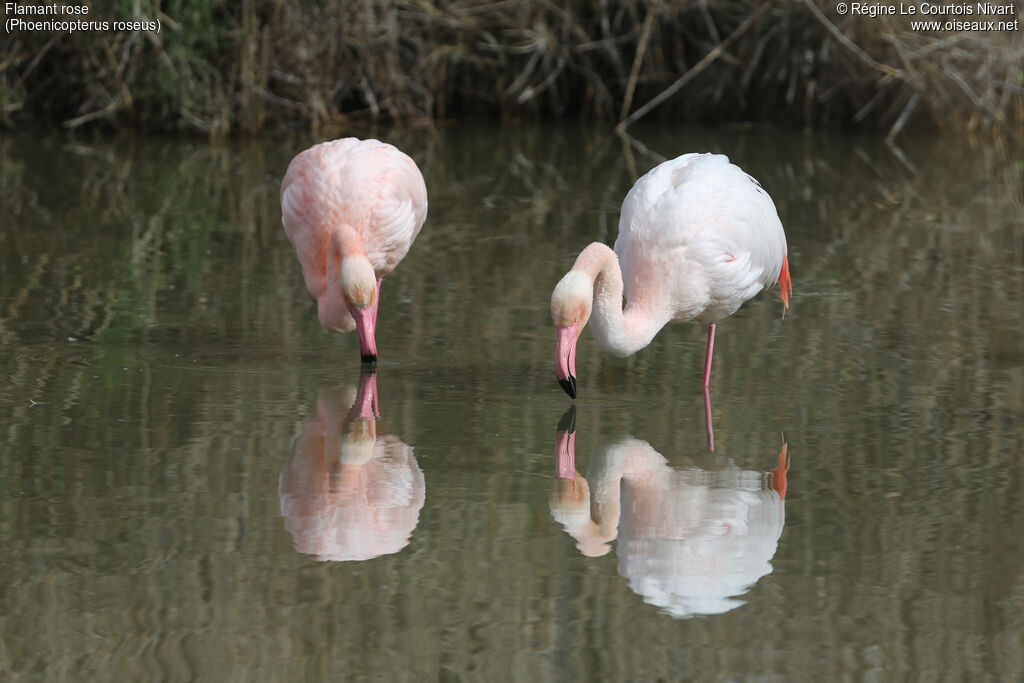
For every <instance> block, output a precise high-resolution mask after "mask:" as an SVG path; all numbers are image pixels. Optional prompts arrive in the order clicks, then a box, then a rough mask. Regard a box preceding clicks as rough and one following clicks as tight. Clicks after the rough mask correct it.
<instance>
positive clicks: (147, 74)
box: [0, 0, 1024, 139]
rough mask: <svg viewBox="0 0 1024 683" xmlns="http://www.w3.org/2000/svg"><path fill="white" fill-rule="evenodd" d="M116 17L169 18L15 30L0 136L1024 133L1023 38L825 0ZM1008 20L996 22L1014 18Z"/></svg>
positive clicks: (121, 6) (393, 2)
mask: <svg viewBox="0 0 1024 683" xmlns="http://www.w3.org/2000/svg"><path fill="white" fill-rule="evenodd" d="M1017 4H1018V5H1019V4H1020V3H1017ZM112 5H113V7H112V8H111V9H110V14H109V15H106V14H103V12H105V11H107V10H106V9H94V10H93V11H92V13H91V14H90V15H89V18H90V19H94V20H96V19H104V18H109V19H159V20H160V22H161V26H162V29H161V31H160V32H159V33H146V32H116V31H107V32H102V33H78V34H73V35H68V34H59V33H52V34H51V33H40V32H33V33H29V32H22V33H13V34H10V35H9V36H8V37H7V39H6V40H5V41H4V44H3V46H2V47H0V124H3V125H5V126H7V127H15V126H18V125H20V124H24V123H28V122H38V121H46V122H49V123H51V124H59V125H63V126H64V127H67V128H78V127H80V126H85V125H92V126H96V125H100V126H106V127H117V128H124V127H130V128H135V129H142V130H149V131H169V130H182V129H184V130H197V131H202V132H203V133H206V134H209V135H211V136H223V135H226V134H236V133H240V134H259V133H262V132H264V131H267V130H274V129H281V128H288V127H311V128H314V129H319V128H323V127H330V126H335V125H340V126H344V125H349V124H351V123H353V122H354V121H355V122H360V121H364V120H367V119H372V120H380V119H383V120H409V119H413V120H416V119H418V120H433V119H443V118H447V117H462V116H486V117H492V118H495V117H501V118H518V117H539V116H545V117H578V118H586V119H597V120H601V121H607V122H621V121H623V120H624V119H626V118H627V117H628V116H629V115H630V114H631V113H632V114H633V116H634V118H637V117H639V116H644V115H647V111H650V112H651V114H650V115H651V116H671V117H675V118H683V119H685V120H691V121H716V122H723V121H768V122H784V123H788V124H796V125H803V126H807V127H820V126H830V125H847V126H850V125H860V126H870V127H874V128H880V129H883V130H885V131H887V132H888V133H889V134H890V135H896V134H898V133H899V132H900V130H901V129H903V128H904V127H905V126H906V125H907V124H908V123H911V122H913V123H915V124H920V123H927V124H932V125H939V126H945V127H951V128H955V129H957V130H966V131H1000V132H1002V133H1004V134H1006V135H1008V136H1009V137H1013V138H1018V139H1019V138H1020V137H1021V136H1022V135H1024V41H1022V40H1021V37H1022V35H1024V34H1022V33H1021V32H1020V31H1019V30H1018V31H1003V32H953V31H940V32H913V31H912V30H911V27H910V23H909V20H908V18H906V17H898V16H897V17H875V18H870V17H863V16H838V15H837V14H836V12H835V3H834V2H831V1H829V2H818V1H815V0H715V1H713V2H712V1H710V0H680V1H676V2H673V1H669V0H665V1H662V0H648V1H647V2H642V1H636V0H633V1H630V0H626V1H624V2H616V1H614V0H570V1H569V2H565V3H561V2H553V1H552V0H345V1H344V2H330V3H328V2H320V3H304V2H294V1H291V2H290V1H287V0H242V1H241V2H203V3H196V2H189V1H187V0H163V1H161V0H121V2H119V3H112ZM1015 9H1016V12H1017V15H1016V16H1010V17H1004V18H1006V19H1010V20H1013V19H1018V20H1019V19H1020V13H1021V10H1020V9H1019V8H1015ZM928 18H930V19H937V20H942V21H944V20H946V19H947V18H951V19H952V18H958V19H963V18H964V17H945V16H941V15H940V16H931V17H928ZM652 104H655V105H657V106H650V105H652ZM645 108H646V109H645Z"/></svg>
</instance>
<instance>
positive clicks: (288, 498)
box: [278, 373, 426, 561]
mask: <svg viewBox="0 0 1024 683" xmlns="http://www.w3.org/2000/svg"><path fill="white" fill-rule="evenodd" d="M377 415H378V412H377V380H376V374H374V373H364V374H363V375H362V376H361V377H360V379H359V388H358V390H356V389H353V388H351V387H323V388H321V389H320V391H319V393H318V396H317V402H316V409H315V410H314V411H313V413H312V414H311V415H310V416H309V418H308V419H307V420H306V421H305V423H303V426H302V432H301V434H300V435H299V437H298V438H297V439H296V440H295V445H294V448H293V453H292V457H291V458H290V459H289V460H288V462H286V463H285V465H284V467H283V468H282V470H281V478H280V482H279V486H278V495H279V497H280V499H281V515H282V516H283V517H284V520H285V522H284V525H285V529H287V530H288V532H289V533H290V534H291V535H292V538H293V539H294V540H295V549H296V550H297V551H299V552H300V553H308V554H311V555H316V556H317V559H319V560H332V561H344V560H368V559H371V558H374V557H378V556H380V555H388V554H391V553H397V552H398V551H399V550H401V549H402V548H404V547H405V546H406V545H408V544H409V539H410V537H411V536H412V532H413V530H414V529H415V528H416V524H417V523H418V522H419V514H420V509H421V508H422V507H423V501H424V500H425V497H426V484H425V483H424V479H423V472H422V471H421V470H420V468H419V466H418V465H417V464H416V458H415V457H414V456H413V452H412V447H411V446H409V445H407V444H404V443H402V441H401V440H399V439H398V438H397V437H395V436H390V435H380V434H377V429H376V417H377Z"/></svg>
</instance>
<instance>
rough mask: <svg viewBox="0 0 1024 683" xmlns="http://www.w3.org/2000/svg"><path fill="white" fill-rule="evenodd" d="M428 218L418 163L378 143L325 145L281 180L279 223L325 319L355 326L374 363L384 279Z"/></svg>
mask: <svg viewBox="0 0 1024 683" xmlns="http://www.w3.org/2000/svg"><path fill="white" fill-rule="evenodd" d="M426 215H427V189H426V186H425V184H424V182H423V176H422V175H421V174H420V171H419V168H417V166H416V163H415V162H414V161H413V160H412V159H410V158H409V157H408V156H407V155H405V154H403V153H402V152H401V151H399V150H398V149H396V148H395V147H393V146H392V145H389V144H387V143H383V142H380V141H378V140H358V139H356V138H345V139H343V140H334V141H333V142H324V143H321V144H319V145H314V146H313V147H311V148H309V149H307V150H306V151H304V152H302V153H300V154H299V155H298V156H296V157H295V158H294V159H293V160H292V162H291V164H289V166H288V172H287V173H286V174H285V177H284V181H283V182H282V183H281V222H282V223H283V224H284V229H285V232H286V233H287V235H288V239H289V240H290V241H291V243H292V246H294V247H295V253H296V255H297V256H298V257H299V262H300V263H301V264H302V274H303V277H304V278H305V282H306V289H308V290H309V293H310V294H311V295H312V296H313V298H315V299H316V300H317V310H318V313H319V317H320V323H321V325H323V326H324V327H325V328H326V329H328V330H330V331H332V332H347V331H351V330H352V329H353V328H355V329H356V330H357V331H358V334H359V345H360V352H361V355H362V357H363V360H364V361H367V362H376V354H377V349H376V340H375V337H374V328H375V325H376V318H377V305H378V301H379V293H380V279H381V278H382V277H384V276H385V275H387V274H388V273H390V272H391V271H392V270H394V269H395V267H396V266H397V265H398V263H399V262H400V261H401V260H402V259H403V258H404V257H405V255H406V253H408V251H409V247H410V246H412V243H413V240H415V239H416V236H417V235H418V234H419V231H420V228H422V226H423V221H424V220H425V219H426Z"/></svg>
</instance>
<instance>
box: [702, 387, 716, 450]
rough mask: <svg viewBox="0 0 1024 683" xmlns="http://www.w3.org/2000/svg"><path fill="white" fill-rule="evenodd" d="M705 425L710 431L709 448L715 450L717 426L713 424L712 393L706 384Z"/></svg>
mask: <svg viewBox="0 0 1024 683" xmlns="http://www.w3.org/2000/svg"><path fill="white" fill-rule="evenodd" d="M704 426H705V427H706V428H707V431H708V450H709V451H711V452H712V453H714V452H715V428H714V426H713V425H712V424H711V394H710V393H708V387H707V385H706V384H705V385H704Z"/></svg>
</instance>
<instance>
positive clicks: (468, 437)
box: [0, 125, 1024, 681]
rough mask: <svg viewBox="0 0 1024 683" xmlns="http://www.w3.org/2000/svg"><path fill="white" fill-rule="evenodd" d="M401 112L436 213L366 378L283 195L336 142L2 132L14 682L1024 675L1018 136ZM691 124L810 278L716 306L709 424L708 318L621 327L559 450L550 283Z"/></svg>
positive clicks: (5, 631)
mask: <svg viewBox="0 0 1024 683" xmlns="http://www.w3.org/2000/svg"><path fill="white" fill-rule="evenodd" d="M360 134H364V135H365V134H366V132H360ZM378 134H379V135H382V136H385V137H386V138H387V139H388V140H390V141H392V142H395V143H396V144H398V145H399V146H401V147H402V148H403V149H405V150H406V151H408V152H409V153H410V154H411V155H412V156H413V157H414V158H415V159H416V160H417V162H418V163H419V164H420V166H421V168H422V170H423V173H424V176H425V179H426V182H427V187H428V190H429V193H430V213H429V216H428V219H427V224H426V226H425V228H424V230H423V232H422V234H421V236H420V238H419V240H418V241H417V242H416V244H415V245H414V247H413V249H412V250H411V252H410V254H409V256H408V257H407V258H406V260H405V261H404V262H403V263H402V265H401V266H400V267H399V269H398V270H396V271H395V272H394V273H393V274H392V275H390V276H389V277H388V278H387V279H386V280H385V281H384V285H383V291H382V296H383V303H382V308H381V312H380V318H379V320H378V346H379V352H380V356H381V359H382V362H381V365H380V368H379V370H378V372H377V374H376V375H375V376H374V377H373V378H372V383H373V388H372V391H371V392H370V393H372V394H374V397H375V398H376V408H375V409H374V408H373V407H372V406H371V408H370V411H369V413H367V411H366V409H365V408H366V398H367V396H368V394H367V389H368V388H367V384H366V382H367V378H366V377H364V376H361V374H360V368H359V362H358V350H357V345H356V341H355V339H354V337H353V336H352V335H348V336H335V335H331V334H328V333H326V332H324V331H323V330H321V329H320V327H319V325H318V322H317V317H316V312H315V302H314V301H313V300H312V299H311V298H310V297H309V296H308V294H307V293H306V292H305V289H304V287H303V284H302V277H301V273H300V270H299V267H298V263H297V261H296V259H295V257H294V255H293V253H292V250H291V247H290V245H289V244H288V242H287V239H286V238H285V236H284V233H283V230H282V229H281V227H280V209H279V205H278V199H277V191H278V187H279V184H280V179H281V177H282V175H283V172H284V169H285V168H286V166H287V163H288V161H289V159H290V158H291V156H292V155H293V154H294V153H296V152H297V151H299V150H300V149H302V148H304V147H305V146H308V145H309V144H312V143H313V142H315V141H316V140H314V139H312V138H308V137H298V136H297V137H295V138H294V139H291V140H284V141H281V140H278V141H275V142H274V143H273V144H270V143H263V144H260V143H236V144H231V145H228V146H212V147H211V146H208V145H205V144H199V143H193V142H188V141H181V140H145V139H142V140H139V139H123V140H117V141H96V140H80V139H75V138H71V137H57V136H54V137H45V136H43V137H39V136H29V135H24V136H15V137H8V138H5V139H0V210H2V212H3V215H4V216H5V219H4V221H3V227H2V228H0V372H2V379H0V416H2V421H0V452H2V456H0V486H2V487H3V494H4V495H3V498H2V507H0V543H2V545H3V547H4V548H5V552H4V554H3V556H2V558H0V573H2V575H3V576H4V577H5V579H4V581H3V584H2V585H3V591H2V593H0V640H2V643H3V649H2V650H0V673H2V675H3V676H4V677H22V678H25V679H38V680H89V679H91V680H153V679H156V678H166V679H173V680H179V679H193V678H200V679H207V680H223V681H228V680H238V681H242V680H244V681H257V680H267V681H276V680H299V679H316V680H319V679H324V678H327V677H338V676H351V677H358V676H361V675H365V676H368V677H373V678H379V679H386V680H437V679H449V678H483V677H486V678H489V679H496V680H500V679H512V678H515V679H519V680H597V679H606V680H614V679H618V680H628V679H632V680H651V679H657V678H662V679H668V680H677V679H680V678H688V679H699V680H708V679H715V680H717V679H748V678H755V677H758V678H760V677H765V678H768V677H779V678H782V677H788V678H793V679H804V680H833V679H838V678H874V679H880V680H891V679H894V678H907V677H912V678H922V679H926V680H934V679H944V678H949V679H965V678H970V679H971V680H1011V679H1019V678H1022V677H1024V642H1022V617H1021V615H1022V614H1024V575H1022V572H1021V569H1020V568H1021V566H1022V565H1024V543H1022V540H1021V539H1024V503H1022V501H1024V496H1022V495H1021V493H1022V486H1024V482H1022V477H1021V464H1022V463H1021V448H1020V444H1021V442H1022V440H1024V427H1022V425H1024V346H1022V344H1021V341H1020V340H1021V337H1022V334H1024V316H1022V308H1021V302H1022V301H1024V237H1022V225H1024V198H1022V190H1021V188H1022V187H1024V162H1022V159H1021V156H1020V154H1019V151H1013V150H1004V149H1002V148H1000V147H999V146H998V145H994V144H986V145H980V144H971V143H969V142H967V141H963V140H957V139H949V138H931V137H922V138H919V139H908V140H907V141H906V142H905V143H904V146H903V147H902V148H901V149H892V148H888V147H886V146H885V145H884V144H881V143H878V142H876V141H873V140H869V139H862V138H851V137H847V136H843V135H825V134H815V135H810V136H805V135H803V134H800V133H795V132H788V131H780V130H771V129H769V130H764V129H739V128H729V129H718V130H711V129H693V128H681V127H680V128H665V127H650V128H642V127H641V128H639V129H638V130H637V131H636V133H635V135H636V139H635V140H633V141H628V140H623V139H620V138H618V137H616V136H614V135H611V134H609V133H607V132H606V131H604V130H601V129H594V130H587V129H583V130H580V129H577V128H574V127H561V126H559V127H543V126H542V127H518V126H514V125H512V126H505V127H490V126H487V127H484V126H479V127H477V126H468V125H460V126H451V127H447V128H441V129H440V130H437V131H425V130H409V131H394V132H387V131H378ZM693 150H712V151H719V152H724V153H726V154H728V155H729V156H730V157H732V158H733V159H734V160H736V161H738V162H740V163H741V164H742V165H743V167H744V168H745V169H746V170H747V171H749V172H750V173H751V174H753V175H754V176H755V177H757V178H758V179H759V180H760V182H761V183H762V185H763V186H764V187H765V189H766V190H767V191H768V192H769V193H770V194H771V195H772V196H773V197H774V198H775V201H776V204H777V206H778V209H779V213H780V216H781V217H782V220H783V223H784V225H785V227H786V231H787V235H788V237H789V243H790V263H791V269H792V273H793V287H794V298H793V301H792V306H791V308H790V310H789V313H787V315H786V317H785V319H782V317H781V304H780V302H779V300H778V295H777V292H774V291H773V292H765V293H763V294H761V295H760V296H759V297H758V298H756V299H755V300H753V301H751V302H748V303H747V304H746V305H745V306H744V307H743V308H742V309H741V310H740V311H739V312H738V313H737V314H736V315H735V316H733V317H732V318H730V319H729V320H727V321H725V322H724V323H723V324H721V325H719V328H718V335H717V338H716V355H715V366H714V373H713V378H712V387H711V393H710V412H711V417H712V420H713V425H714V436H715V452H714V453H710V452H709V451H708V444H707V436H706V433H705V405H704V397H703V395H702V392H701V391H700V380H701V372H702V369H703V352H704V334H705V332H704V330H703V329H701V328H700V327H699V326H698V325H697V324H687V325H677V326H673V327H670V328H667V329H665V330H663V331H662V333H661V334H659V335H658V337H657V338H656V340H655V341H654V342H653V343H652V344H651V346H650V347H648V348H647V349H645V350H644V351H642V352H640V353H639V354H637V355H636V356H634V357H632V358H629V359H624V360H623V359H615V358H612V357H610V356H608V355H607V354H604V353H602V352H600V351H599V350H598V349H597V348H596V345H595V344H594V342H593V339H592V338H591V337H590V335H589V333H585V335H584V338H583V340H582V341H581V343H580V347H579V351H578V358H577V368H578V372H579V380H580V396H579V401H578V406H577V409H576V414H575V430H574V431H573V432H572V437H573V456H574V461H573V463H572V468H571V469H570V468H568V467H566V468H565V471H563V472H562V473H563V475H565V474H568V473H569V472H571V473H572V476H573V477H574V478H573V479H566V478H559V477H558V476H556V475H557V474H558V472H559V469H558V465H559V458H558V457H556V456H557V454H558V453H559V452H560V451H559V448H560V447H561V446H564V441H563V440H564V439H565V438H566V432H567V430H566V429H565V425H563V429H562V430H561V431H559V429H558V427H559V423H560V420H561V419H562V417H563V415H564V414H565V412H566V410H567V408H569V406H570V405H571V402H570V401H569V399H568V398H567V397H566V396H565V395H564V394H563V393H562V392H561V390H560V389H559V388H558V385H557V383H556V381H555V377H554V344H555V341H554V330H553V328H552V326H551V322H550V317H549V313H548V301H549V297H550V292H551V288H552V287H553V285H554V283H555V282H556V281H557V280H558V278H559V277H560V276H561V274H562V273H564V272H565V270H567V269H568V268H569V267H570V265H571V264H572V261H573V259H574V258H575V255H576V253H577V252H578V251H579V250H580V249H581V248H582V247H583V246H585V245H586V244H587V243H588V242H589V241H592V240H595V239H596V240H602V241H605V242H607V243H611V242H613V241H614V237H615V234H616V230H617V215H618V206H619V204H620V202H621V200H622V198H623V197H624V195H625V193H626V191H627V190H628V189H629V187H630V185H631V184H632V182H633V181H634V180H635V179H636V177H638V175H639V174H641V173H643V172H645V171H646V170H647V169H649V168H651V167H652V166H653V165H655V164H656V163H658V161H659V160H660V159H663V158H671V157H674V156H676V155H678V154H681V153H683V152H688V151H693ZM371 403H372V402H371ZM783 443H785V444H786V446H785V447H786V449H787V451H788V456H789V460H790V467H789V471H788V474H787V475H786V483H787V486H786V487H785V490H784V491H780V487H779V485H778V483H779V473H778V471H777V469H778V468H779V467H780V458H779V454H780V450H781V449H782V447H783ZM560 444H561V446H560ZM563 464H564V463H563ZM584 482H586V490H585V489H584ZM587 497H589V501H588V500H587ZM742 539H746V540H742ZM680 558H684V559H680ZM695 558H696V559H700V560H702V561H703V562H704V564H695V562H694V560H695ZM744 563H746V564H744ZM694 577H697V578H694ZM730 577H731V578H730ZM694 586H696V588H694ZM694 591H696V595H698V596H699V595H703V596H704V599H703V600H701V599H696V598H694V599H692V600H689V601H687V600H685V599H682V598H680V596H683V598H685V597H686V596H688V595H691V594H694ZM708 595H713V598H708V597H707V596H708ZM673 600H674V601H673Z"/></svg>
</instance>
